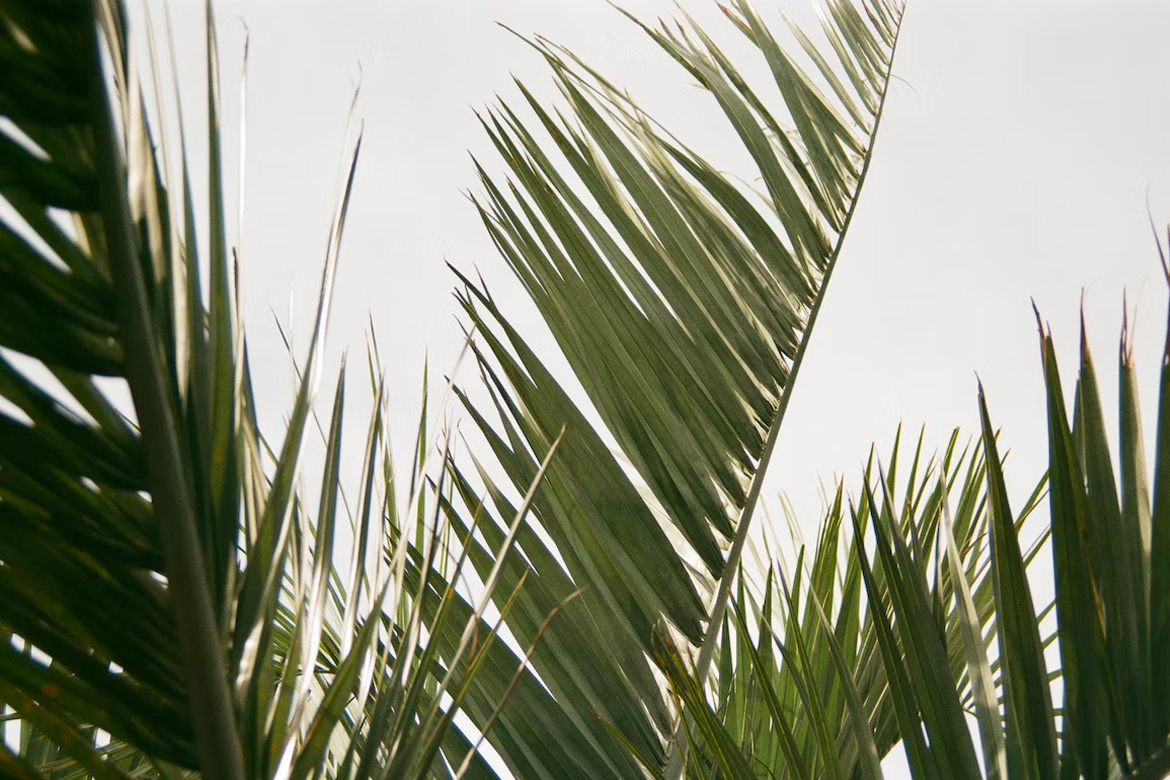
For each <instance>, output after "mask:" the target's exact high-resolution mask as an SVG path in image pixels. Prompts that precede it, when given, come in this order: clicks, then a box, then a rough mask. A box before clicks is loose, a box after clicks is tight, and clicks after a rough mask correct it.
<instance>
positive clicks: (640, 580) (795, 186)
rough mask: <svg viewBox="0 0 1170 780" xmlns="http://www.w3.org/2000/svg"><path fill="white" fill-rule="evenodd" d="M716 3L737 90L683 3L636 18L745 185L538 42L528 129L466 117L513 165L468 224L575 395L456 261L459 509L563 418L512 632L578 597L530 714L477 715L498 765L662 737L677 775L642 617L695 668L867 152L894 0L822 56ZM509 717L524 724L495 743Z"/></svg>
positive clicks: (835, 29)
mask: <svg viewBox="0 0 1170 780" xmlns="http://www.w3.org/2000/svg"><path fill="white" fill-rule="evenodd" d="M723 10H724V12H725V14H726V17H727V19H728V20H730V22H731V26H732V27H733V28H735V30H736V31H737V33H738V34H742V35H743V36H744V37H745V38H746V40H747V43H748V48H750V49H751V50H752V51H753V52H754V53H755V54H756V55H758V57H759V58H760V59H761V60H762V62H763V64H765V65H766V66H767V72H768V74H769V76H770V78H765V79H761V80H760V82H759V83H757V84H751V83H749V80H748V79H746V78H745V76H744V75H743V73H744V72H745V68H746V67H747V63H733V61H732V59H731V58H730V57H729V56H727V55H726V54H725V52H724V50H723V49H722V48H720V47H719V46H718V45H717V44H716V42H715V41H714V40H713V39H712V38H711V37H709V36H708V35H707V34H706V33H705V32H704V31H703V30H701V29H699V28H698V27H697V26H696V25H695V24H694V23H693V22H690V21H689V20H688V22H687V23H685V24H680V25H678V27H677V28H674V27H670V26H667V25H665V24H664V25H662V26H661V27H658V28H654V27H650V26H644V29H645V31H646V32H647V34H648V35H650V36H651V38H652V39H653V40H654V41H655V42H656V43H657V44H659V45H660V46H661V47H662V49H663V50H664V51H665V52H666V53H667V54H668V55H669V56H670V57H672V58H673V59H674V60H675V61H677V63H678V64H679V65H680V66H681V67H682V68H683V70H684V71H685V72H686V74H687V75H688V76H689V77H691V78H693V79H695V80H697V81H698V83H699V85H700V86H701V87H702V89H703V90H704V92H705V94H706V95H708V96H709V97H710V98H712V99H713V101H714V103H713V105H712V108H713V109H716V108H717V111H718V113H719V114H722V115H723V116H724V117H725V118H726V119H727V120H728V122H729V123H730V125H731V130H732V131H733V133H734V138H735V139H737V140H738V142H739V143H740V144H741V145H742V148H743V149H744V151H746V153H747V155H748V157H749V158H750V159H751V161H752V163H753V164H754V166H755V171H753V172H751V178H756V179H758V180H759V181H760V182H761V187H762V192H757V191H756V190H755V189H753V188H752V187H751V186H748V185H745V184H742V183H740V182H739V181H737V180H736V179H735V178H734V177H732V176H730V175H729V174H726V173H723V172H721V171H719V170H717V169H716V168H715V167H714V166H713V165H712V164H710V163H709V162H707V161H706V160H704V159H703V158H702V157H700V156H699V155H698V154H697V153H695V152H694V151H692V150H691V149H689V148H688V147H687V146H686V145H685V144H684V143H683V142H682V141H680V140H679V139H678V138H676V137H675V136H674V135H672V134H670V133H669V132H667V131H666V130H665V129H663V128H662V127H661V126H659V125H658V124H656V123H655V122H653V121H652V120H650V119H649V118H648V117H647V116H646V115H645V113H644V112H643V111H642V110H641V109H640V108H639V107H638V106H636V105H635V104H634V103H633V102H632V101H631V100H630V99H629V98H628V97H627V96H626V95H625V94H624V93H623V92H621V91H620V90H619V89H618V88H617V87H615V86H614V85H612V84H610V83H609V82H608V81H606V80H605V79H604V77H602V76H601V75H600V74H599V73H597V72H596V71H594V70H593V69H591V68H589V67H588V66H587V65H585V64H584V63H582V62H581V61H580V60H578V59H577V58H576V57H574V56H573V55H572V54H571V53H569V52H568V51H566V50H564V49H561V48H559V47H557V46H555V45H553V44H551V43H549V42H547V41H545V40H543V39H539V38H538V39H536V40H534V41H532V45H533V46H534V47H535V48H536V49H537V51H539V52H540V53H541V54H542V55H543V56H544V57H545V59H546V60H547V62H548V64H549V65H550V66H551V68H552V70H553V73H554V75H555V78H556V83H557V86H558V87H559V88H560V90H561V92H562V94H563V97H564V98H565V100H566V102H567V107H566V108H565V109H564V110H563V111H561V110H558V111H551V110H549V109H546V108H545V107H544V106H542V105H541V104H540V103H539V102H538V101H537V100H536V99H535V98H534V97H533V95H532V93H531V92H529V91H528V89H526V88H525V87H524V85H520V90H521V93H522V95H523V97H524V100H525V102H526V104H527V106H526V108H527V110H528V111H530V112H531V115H532V116H533V117H534V121H528V120H525V119H523V118H522V117H521V112H520V111H519V110H514V109H513V107H511V106H510V105H508V104H506V103H501V104H500V105H499V106H498V107H497V108H494V109H492V110H491V111H489V112H488V113H487V114H486V115H485V116H483V117H482V121H483V124H484V127H485V129H486V131H487V132H488V134H489V136H490V138H491V140H492V142H493V143H494V144H495V147H496V149H497V150H498V152H499V153H500V155H501V157H502V158H503V159H504V161H505V162H506V163H507V165H508V168H509V176H508V178H507V179H506V180H503V179H499V178H496V177H493V176H491V175H489V174H488V173H487V172H486V170H485V169H483V168H479V170H480V175H481V180H482V183H483V187H484V193H483V194H482V195H481V196H478V197H477V198H476V203H477V206H478V208H479V211H480V214H481V216H482V218H483V222H484V224H485V225H486V227H487V229H488V231H489V233H490V234H491V236H492V238H493V239H494V241H495V243H496V246H497V247H498V249H499V250H500V252H501V253H502V254H503V256H504V258H505V259H506V260H507V262H508V264H509V265H510V267H511V269H512V271H513V272H514V273H515V275H516V277H517V278H518V279H519V281H520V282H521V284H522V285H523V287H524V289H525V290H526V292H527V294H528V295H529V296H530V297H531V299H532V301H533V302H534V303H535V304H536V306H537V308H538V310H539V311H540V313H541V315H542V317H543V319H544V321H545V324H546V325H547V326H548V327H549V329H550V330H551V331H552V334H553V336H554V337H555V338H556V342H557V344H558V346H559V348H560V350H561V353H562V354H563V356H564V357H565V358H566V359H567V361H568V363H569V365H570V366H571V368H572V370H573V373H574V377H575V379H576V381H577V382H579V383H580V385H581V387H582V388H583V389H584V391H585V393H586V394H587V396H588V399H589V402H590V404H591V409H590V408H586V409H581V408H579V407H578V405H577V404H576V403H575V402H574V401H573V400H572V398H571V397H570V394H569V390H567V389H566V387H564V386H562V384H561V383H560V382H559V381H558V380H557V379H555V378H554V377H553V375H552V374H551V373H550V372H549V371H548V370H547V369H546V368H545V363H544V361H543V360H542V359H541V358H540V357H538V356H537V355H536V354H535V353H534V352H533V351H532V350H531V349H530V348H529V346H528V342H527V337H526V335H525V334H523V333H521V332H519V331H518V330H517V329H516V328H515V327H514V326H513V325H512V324H511V323H510V322H509V319H508V316H507V313H506V312H503V311H501V309H500V308H499V307H498V306H497V304H496V302H495V300H494V299H493V298H492V296H491V295H490V294H489V292H488V291H487V288H486V287H485V286H484V285H483V283H482V282H479V283H474V282H472V281H471V280H470V279H468V278H467V277H465V276H462V275H460V278H461V280H462V282H463V283H464V285H465V286H464V289H463V291H461V292H460V293H459V299H460V301H461V303H462V305H463V308H464V311H465V312H466V315H467V317H468V319H469V321H470V323H471V325H472V326H473V328H474V330H475V331H476V333H477V335H476V347H475V356H476V358H477V361H478V364H479V368H480V372H481V374H482V377H483V379H484V383H485V385H486V387H487V392H488V394H489V396H490V400H489V401H488V402H486V403H484V404H476V403H473V402H471V401H470V400H469V399H468V397H467V396H466V395H465V394H462V393H461V397H462V398H463V400H464V403H465V405H466V407H467V408H468V410H469V412H470V414H471V415H472V417H473V418H474V419H475V421H476V423H477V426H478V428H479V431H480V432H481V433H482V434H483V436H484V437H486V439H487V446H488V448H489V449H490V450H491V453H492V455H493V456H494V458H493V459H494V461H495V464H488V465H485V466H484V467H482V468H479V466H478V464H476V467H477V473H474V474H467V473H465V471H464V469H463V468H461V467H455V466H453V467H452V474H453V479H455V481H456V482H457V483H458V482H462V481H464V480H466V481H467V488H466V490H464V491H462V492H463V493H465V494H466V495H464V496H463V499H464V501H463V503H462V507H461V508H458V511H459V512H461V513H466V514H467V515H469V516H479V515H484V514H488V516H492V515H490V514H489V513H490V512H492V511H494V512H495V514H497V515H499V516H502V517H507V516H508V515H509V512H510V509H509V503H508V502H509V499H508V498H507V496H508V495H509V493H512V494H514V493H516V492H519V491H522V490H523V489H524V486H526V485H527V484H528V482H529V480H530V479H531V478H532V475H533V474H534V473H535V469H536V463H537V461H538V460H539V458H540V454H541V453H543V452H545V451H547V448H548V444H549V443H550V442H551V440H552V438H553V437H554V436H555V435H556V432H557V431H559V430H560V429H561V427H562V425H566V424H567V426H568V428H567V432H566V433H565V437H564V439H563V441H562V444H561V446H560V448H559V449H558V455H557V457H556V459H555V460H554V461H553V463H552V464H551V467H550V469H549V472H548V475H547V478H546V480H545V482H544V486H543V488H542V490H541V491H540V493H539V494H538V495H537V496H536V498H535V501H534V503H533V513H534V524H536V525H538V526H539V531H540V532H539V533H538V532H536V531H535V530H534V531H532V532H522V534H521V536H520V538H519V539H518V543H519V548H520V550H522V555H523V560H522V561H518V562H517V563H516V564H515V565H516V566H517V567H519V568H518V570H517V571H518V572H519V571H524V570H527V571H529V572H530V576H529V577H528V579H527V589H528V590H531V591H532V595H531V599H532V601H531V606H530V608H527V609H524V610H518V611H514V612H513V613H512V616H511V618H510V619H509V621H508V625H509V628H510V629H511V631H512V633H513V634H514V635H515V636H516V637H517V639H518V640H519V641H520V642H521V643H525V642H529V641H531V639H532V638H533V637H534V635H535V633H536V630H537V628H538V627H539V626H541V625H542V620H543V616H544V614H546V613H547V611H548V610H549V609H550V608H551V607H552V606H553V605H556V604H560V603H561V601H562V600H563V599H564V598H565V597H566V595H567V594H568V593H570V592H576V591H579V592H580V596H579V597H578V598H575V599H573V600H572V601H571V602H570V603H568V604H566V605H565V606H564V607H563V609H562V610H561V613H560V614H559V615H558V618H557V619H556V620H555V621H553V623H552V624H551V625H550V626H548V627H547V630H545V631H544V633H543V640H542V642H541V645H540V647H538V648H537V649H536V651H535V653H534V654H533V657H532V667H533V670H534V673H533V674H531V675H530V678H531V679H530V680H529V678H528V677H526V678H525V679H526V682H524V683H522V685H523V686H526V687H528V688H530V689H531V691H532V693H531V701H532V705H531V706H532V709H531V711H530V713H529V714H526V715H524V716H520V715H519V714H516V723H514V724H512V725H510V726H509V725H507V724H506V722H504V721H501V723H500V727H499V728H497V729H496V730H495V731H493V736H492V737H491V739H492V743H493V745H494V746H495V747H496V749H497V750H498V751H500V753H501V755H502V756H503V758H504V760H505V762H507V763H508V765H509V768H510V769H511V770H512V772H513V773H514V774H516V775H517V776H521V777H526V778H527V777H531V778H564V777H568V778H596V777H630V776H636V773H637V772H639V771H641V770H640V769H639V768H638V766H637V764H636V763H635V762H634V759H632V758H631V753H630V752H629V750H627V748H632V749H633V751H634V754H638V755H641V756H642V757H643V758H644V759H645V760H646V762H647V763H648V764H649V765H651V766H657V765H659V764H661V763H662V762H663V760H664V759H665V757H666V755H667V751H668V750H672V751H673V752H672V755H673V762H672V768H671V772H673V773H677V772H678V771H679V769H680V768H681V764H680V759H681V752H680V751H678V750H675V749H673V748H669V747H668V746H669V745H670V744H672V743H674V742H675V740H673V739H672V736H671V735H672V733H673V732H674V729H675V725H674V723H673V722H672V720H673V718H674V715H675V713H674V711H673V708H672V706H671V703H670V702H669V700H668V699H667V697H666V696H665V694H664V689H663V687H662V684H661V678H660V676H659V672H658V670H656V669H655V668H654V665H653V662H652V661H651V659H652V658H653V657H654V653H655V647H654V645H653V642H652V636H653V635H654V631H655V626H657V625H658V624H659V623H660V622H665V623H666V624H669V625H670V626H671V627H672V629H671V630H672V631H675V632H677V637H676V638H677V639H678V640H679V641H681V642H684V643H686V644H689V645H696V646H699V647H701V651H700V652H701V654H700V658H699V662H698V666H699V677H700V679H704V678H705V677H706V673H707V671H709V668H710V664H711V663H712V661H713V659H714V658H715V654H716V648H717V645H718V639H717V637H718V635H719V633H720V629H721V627H722V626H723V623H724V617H725V610H726V604H727V597H728V596H729V595H730V593H731V591H732V589H733V588H732V586H733V580H734V576H735V573H736V572H737V571H738V570H739V563H740V558H741V555H742V551H743V548H744V544H745V542H746V539H747V533H748V530H749V528H750V525H751V520H752V517H753V515H754V513H755V510H756V507H757V505H758V499H759V495H760V490H761V486H762V480H763V476H764V473H765V471H766V468H767V465H768V462H769V460H770V458H771V455H772V452H773V450H774V447H775V444H776V441H777V437H778V433H779V430H780V425H781V422H782V420H783V416H784V411H785V409H786V407H787V404H788V400H789V398H790V397H791V391H792V387H793V386H794V385H793V383H794V380H795V376H796V374H797V372H798V371H799V368H800V365H801V362H802V359H803V356H804V354H805V350H806V349H807V347H808V344H809V337H810V335H811V333H812V330H813V326H814V324H815V321H816V318H817V314H818V312H819V310H820V307H821V304H822V302H823V301H824V296H825V293H826V291H827V286H828V282H829V279H830V277H831V275H832V273H833V271H834V269H835V268H836V264H837V261H838V258H839V256H840V251H841V246H842V241H843V240H844V236H845V233H846V231H847V229H848V226H849V223H850V220H851V218H852V215H853V213H854V210H855V208H856V205H857V202H858V201H857V198H858V195H859V192H860V189H861V186H862V184H863V183H864V179H865V174H866V171H867V170H868V167H869V164H870V162H871V160H872V155H873V140H874V134H875V132H876V129H877V125H878V123H879V121H880V118H881V108H882V105H883V101H884V98H885V95H886V89H887V86H888V83H889V73H890V67H891V62H892V57H893V53H894V47H895V43H896V40H897V32H898V26H899V22H900V19H901V7H900V6H899V5H897V4H895V3H890V2H885V1H884V0H878V1H877V2H872V3H868V2H867V3H863V4H855V3H853V2H848V1H846V0H833V2H829V3H827V4H826V5H825V6H824V7H823V8H820V9H819V10H820V11H821V17H822V22H823V31H824V34H825V38H824V41H825V43H824V44H823V46H822V48H823V49H824V51H822V50H821V48H818V47H817V46H816V45H814V44H813V43H812V42H811V41H810V39H809V38H808V37H807V36H805V34H804V33H803V32H801V31H800V30H799V29H798V28H796V27H795V26H792V25H790V27H791V43H792V45H791V46H787V47H786V46H782V45H781V42H780V41H781V38H780V37H779V36H778V31H777V30H775V29H773V27H771V26H769V25H768V24H766V23H765V21H764V20H763V18H762V17H761V16H760V15H759V14H758V13H757V12H756V11H755V10H754V9H753V8H752V7H751V6H750V5H749V4H748V2H746V0H737V2H734V3H732V4H731V7H727V8H724V9H723ZM789 49H791V51H789ZM793 52H799V54H794V53H793ZM800 60H803V61H804V62H805V63H806V65H801V64H800ZM550 142H551V143H550ZM477 167H478V163H477ZM593 412H596V415H597V416H598V417H599V418H600V423H598V424H595V423H593V422H592V419H593V418H592V417H591V416H590V415H591V414H592V413H593ZM611 442H612V443H613V444H615V445H616V448H617V451H618V453H620V454H619V455H615V454H614V452H613V451H611V449H610V443H611ZM619 458H620V460H619ZM621 460H625V461H626V462H628V463H629V464H630V465H631V466H632V470H627V469H626V468H624V466H623V464H622V463H621ZM501 471H502V473H503V475H504V476H503V478H502V479H501V478H500V473H501ZM634 473H636V477H635V476H634ZM497 481H498V483H497ZM476 484H483V485H485V486H486V487H485V489H484V495H483V496H481V495H480V493H478V492H477V490H476V488H475V487H474V485H476ZM641 488H644V489H641ZM488 504H490V505H491V507H488V506H485V505H488ZM492 507H494V509H492ZM520 555H521V553H517V556H518V557H519V556H520ZM482 565H486V562H484V563H480V564H477V566H482ZM516 576H518V574H517V575H516ZM716 580H719V583H718V585H717V584H716ZM469 711H470V710H469ZM602 721H606V722H608V723H609V727H607V726H605V725H604V724H603V722H602ZM509 729H514V730H515V733H517V734H520V732H524V733H525V734H526V735H527V736H526V737H525V738H524V741H523V742H509V741H508V739H509V738H505V736H504V735H505V734H507V733H510V731H509ZM615 733H616V734H618V735H620V737H616V738H615V736H614V734H615ZM680 736H681V734H680ZM516 739H520V737H516ZM623 743H624V744H623Z"/></svg>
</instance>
